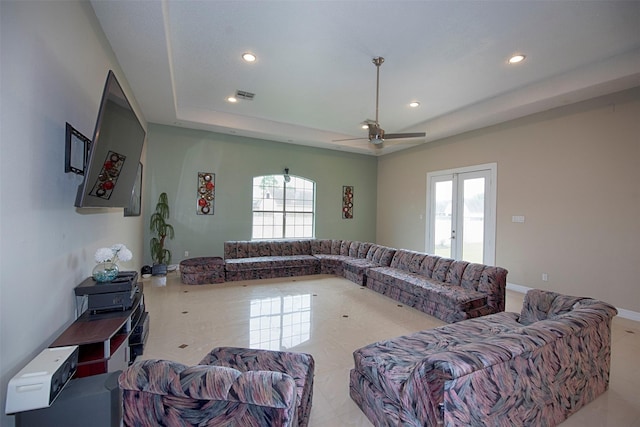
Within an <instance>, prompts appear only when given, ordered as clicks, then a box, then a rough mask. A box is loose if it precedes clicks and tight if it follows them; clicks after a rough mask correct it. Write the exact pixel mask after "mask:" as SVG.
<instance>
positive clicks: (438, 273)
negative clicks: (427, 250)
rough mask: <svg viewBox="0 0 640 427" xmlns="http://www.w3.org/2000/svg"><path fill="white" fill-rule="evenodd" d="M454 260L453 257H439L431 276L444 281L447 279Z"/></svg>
mask: <svg viewBox="0 0 640 427" xmlns="http://www.w3.org/2000/svg"><path fill="white" fill-rule="evenodd" d="M453 261H454V260H452V259H451V258H438V260H437V261H436V265H435V266H434V267H433V273H432V274H431V276H430V277H431V278H432V279H433V280H437V281H438V282H444V281H445V280H446V279H447V272H448V271H449V267H450V266H451V263H452V262H453Z"/></svg>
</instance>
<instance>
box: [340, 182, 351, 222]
mask: <svg viewBox="0 0 640 427" xmlns="http://www.w3.org/2000/svg"><path fill="white" fill-rule="evenodd" d="M342 218H343V219H352V218H353V185H344V186H342Z"/></svg>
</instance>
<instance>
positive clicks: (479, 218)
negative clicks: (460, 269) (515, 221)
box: [458, 178, 485, 263]
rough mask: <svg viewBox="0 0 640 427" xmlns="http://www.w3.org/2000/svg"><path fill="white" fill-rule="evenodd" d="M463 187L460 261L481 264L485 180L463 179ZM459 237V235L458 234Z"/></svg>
mask: <svg viewBox="0 0 640 427" xmlns="http://www.w3.org/2000/svg"><path fill="white" fill-rule="evenodd" d="M463 182H464V186H463V194H464V200H463V211H464V213H463V230H462V259H463V260H465V261H469V262H477V263H482V262H483V247H484V221H485V218H484V187H485V178H473V179H465V180H464V181H463ZM458 237H460V233H458Z"/></svg>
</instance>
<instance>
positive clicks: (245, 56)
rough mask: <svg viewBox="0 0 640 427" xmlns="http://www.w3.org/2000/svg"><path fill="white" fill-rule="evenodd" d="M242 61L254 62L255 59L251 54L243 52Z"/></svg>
mask: <svg viewBox="0 0 640 427" xmlns="http://www.w3.org/2000/svg"><path fill="white" fill-rule="evenodd" d="M242 59H244V61H245V62H255V61H256V59H257V58H256V56H255V55H254V54H253V53H251V52H245V53H243V54H242Z"/></svg>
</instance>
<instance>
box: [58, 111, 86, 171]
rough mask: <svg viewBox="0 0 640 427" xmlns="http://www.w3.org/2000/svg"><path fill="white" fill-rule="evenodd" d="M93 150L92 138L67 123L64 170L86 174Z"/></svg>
mask: <svg viewBox="0 0 640 427" xmlns="http://www.w3.org/2000/svg"><path fill="white" fill-rule="evenodd" d="M90 152H91V140H90V139H89V138H87V137H86V136H84V135H83V134H81V133H80V132H78V131H77V130H76V129H75V128H74V127H73V126H71V125H70V124H69V123H67V130H66V144H65V150H64V171H65V172H73V173H75V174H77V175H84V171H85V168H86V166H87V163H88V161H89V153H90Z"/></svg>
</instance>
